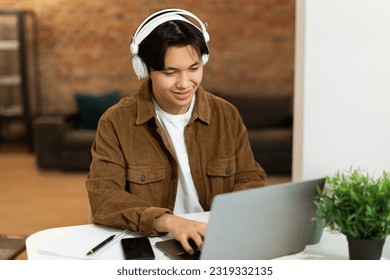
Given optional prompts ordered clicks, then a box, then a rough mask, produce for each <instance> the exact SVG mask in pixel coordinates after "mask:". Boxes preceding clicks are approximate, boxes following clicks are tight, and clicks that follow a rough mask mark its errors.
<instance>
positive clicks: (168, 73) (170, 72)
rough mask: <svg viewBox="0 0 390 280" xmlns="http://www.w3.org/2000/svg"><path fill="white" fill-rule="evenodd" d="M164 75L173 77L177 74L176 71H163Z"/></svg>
mask: <svg viewBox="0 0 390 280" xmlns="http://www.w3.org/2000/svg"><path fill="white" fill-rule="evenodd" d="M163 73H164V74H165V75H167V76H172V75H174V74H175V72H174V71H163Z"/></svg>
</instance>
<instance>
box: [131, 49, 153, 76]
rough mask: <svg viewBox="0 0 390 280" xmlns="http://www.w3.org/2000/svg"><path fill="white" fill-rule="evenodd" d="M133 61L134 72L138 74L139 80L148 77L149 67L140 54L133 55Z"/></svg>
mask: <svg viewBox="0 0 390 280" xmlns="http://www.w3.org/2000/svg"><path fill="white" fill-rule="evenodd" d="M132 63H133V69H134V72H135V74H136V75H137V77H138V80H140V79H143V78H146V77H147V76H148V75H149V73H148V67H146V65H145V63H144V62H143V61H142V59H141V58H140V57H139V56H138V55H134V56H133V59H132Z"/></svg>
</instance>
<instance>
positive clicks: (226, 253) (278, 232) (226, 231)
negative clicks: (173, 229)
mask: <svg viewBox="0 0 390 280" xmlns="http://www.w3.org/2000/svg"><path fill="white" fill-rule="evenodd" d="M324 183H325V179H324V178H320V179H313V180H306V181H300V182H292V183H284V184H278V185H272V186H266V187H261V188H256V189H251V190H245V191H240V192H233V193H228V194H221V195H217V196H216V197H215V198H214V200H213V202H212V205H211V213H210V218H209V222H208V227H207V233H206V237H205V240H204V244H203V248H202V251H201V252H200V254H199V255H200V259H202V260H223V259H226V260H256V259H272V258H277V257H280V256H285V255H290V254H294V253H298V252H300V251H302V250H304V248H305V246H306V243H307V241H308V239H309V236H310V231H311V225H312V217H313V216H314V215H315V213H316V207H315V205H314V202H313V200H314V198H315V196H316V195H317V188H320V189H322V188H323V186H324ZM174 243H175V241H174V240H167V241H162V242H157V243H156V246H157V247H158V248H159V249H161V250H162V251H163V252H165V253H166V254H167V255H168V256H170V257H171V258H174V259H180V258H181V257H178V256H183V252H175V250H179V249H180V248H181V246H177V245H178V244H174ZM176 243H177V242H176ZM181 250H182V248H181ZM184 256H185V254H184ZM187 257H188V256H187Z"/></svg>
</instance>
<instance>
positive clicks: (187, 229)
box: [153, 214, 207, 254]
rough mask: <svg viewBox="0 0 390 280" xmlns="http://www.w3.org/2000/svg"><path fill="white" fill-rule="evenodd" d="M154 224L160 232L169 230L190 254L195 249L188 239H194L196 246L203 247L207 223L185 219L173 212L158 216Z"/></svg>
mask: <svg viewBox="0 0 390 280" xmlns="http://www.w3.org/2000/svg"><path fill="white" fill-rule="evenodd" d="M153 226H154V228H155V229H156V230H157V231H159V232H169V233H170V234H171V235H172V237H173V238H175V239H176V240H178V241H179V242H180V243H181V245H182V246H183V248H184V250H186V251H187V252H188V253H189V254H193V253H194V249H193V248H192V247H191V245H190V244H189V242H188V240H189V239H192V240H193V241H194V242H195V244H196V246H197V247H198V248H199V249H201V248H202V245H203V238H204V236H205V235H206V229H207V224H206V223H203V222H197V221H193V220H189V219H185V218H182V217H179V216H175V215H172V214H164V215H162V216H161V217H159V218H157V219H156V220H155V221H154V225H153Z"/></svg>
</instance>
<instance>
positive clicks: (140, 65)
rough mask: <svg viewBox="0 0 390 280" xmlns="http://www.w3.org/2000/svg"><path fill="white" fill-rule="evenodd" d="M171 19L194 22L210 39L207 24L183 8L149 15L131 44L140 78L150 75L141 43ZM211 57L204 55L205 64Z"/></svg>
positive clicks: (135, 69) (206, 39) (136, 32)
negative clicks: (140, 55) (191, 19)
mask: <svg viewBox="0 0 390 280" xmlns="http://www.w3.org/2000/svg"><path fill="white" fill-rule="evenodd" d="M184 16H189V17H191V18H194V19H195V20H196V21H197V22H198V23H199V25H200V28H199V27H198V26H196V25H195V24H193V23H192V22H191V21H189V20H187V19H186V18H185V17H184ZM171 20H181V21H185V22H187V23H190V24H192V25H193V26H195V27H196V28H198V29H199V30H200V31H201V32H202V33H203V37H204V40H205V42H206V45H207V43H208V42H209V41H210V35H209V33H208V32H207V30H206V25H205V24H203V22H202V21H201V20H200V19H199V18H198V17H197V16H195V15H194V14H192V13H190V12H188V11H186V10H181V9H165V10H161V11H158V12H156V13H154V14H152V15H150V16H149V17H147V18H146V19H145V20H144V21H143V22H142V23H141V24H140V25H139V26H138V28H137V30H136V31H135V33H134V36H133V40H132V42H131V44H130V52H131V54H132V56H133V59H132V64H133V68H134V72H135V74H136V75H137V77H138V79H143V78H146V77H148V75H149V73H148V68H147V66H146V65H145V63H144V62H143V61H142V59H141V58H140V57H139V56H138V50H139V44H140V43H141V42H142V41H143V40H144V39H145V38H146V37H147V36H148V35H149V34H150V33H151V32H152V31H153V30H154V29H155V28H156V27H157V26H159V25H161V24H163V23H165V22H168V21H171ZM208 59H209V55H208V54H203V55H202V63H203V65H204V64H206V63H207V61H208Z"/></svg>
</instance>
